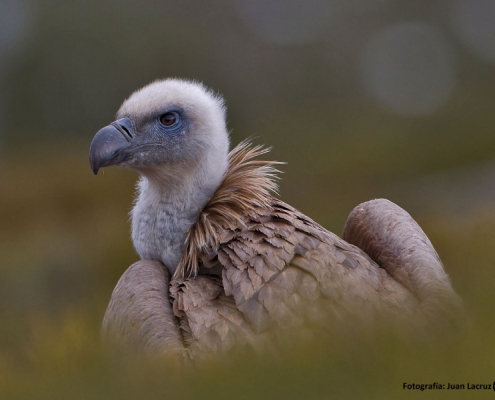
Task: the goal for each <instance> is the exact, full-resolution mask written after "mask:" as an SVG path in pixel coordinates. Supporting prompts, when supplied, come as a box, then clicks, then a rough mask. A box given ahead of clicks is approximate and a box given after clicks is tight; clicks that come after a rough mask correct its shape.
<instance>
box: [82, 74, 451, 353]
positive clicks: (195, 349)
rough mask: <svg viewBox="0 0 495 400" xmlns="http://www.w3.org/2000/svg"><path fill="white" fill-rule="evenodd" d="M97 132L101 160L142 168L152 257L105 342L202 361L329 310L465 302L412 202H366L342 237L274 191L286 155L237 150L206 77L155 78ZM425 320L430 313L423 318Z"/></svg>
mask: <svg viewBox="0 0 495 400" xmlns="http://www.w3.org/2000/svg"><path fill="white" fill-rule="evenodd" d="M117 117H118V120H117V121H116V122H114V123H113V124H112V125H109V126H108V127H106V128H103V129H102V130H100V132H98V133H97V135H96V136H95V138H94V139H93V143H92V145H91V149H90V161H91V166H92V168H93V171H94V172H95V173H96V172H97V171H98V169H99V168H100V167H104V166H109V165H120V166H126V167H130V168H133V169H136V170H137V171H138V172H139V173H140V175H141V178H140V181H139V183H138V196H137V201H136V204H135V207H134V209H133V211H132V213H131V216H132V239H133V242H134V246H135V248H136V250H137V252H138V254H139V255H140V257H141V259H142V260H141V261H139V262H137V263H136V264H134V265H133V266H131V267H130V268H129V269H128V270H127V271H126V272H125V274H124V275H123V276H122V278H121V280H120V281H119V283H118V284H117V286H116V288H115V290H114V292H113V294H112V299H111V301H110V304H109V307H108V310H107V313H106V315H105V318H104V324H103V333H104V335H105V337H107V338H110V339H111V340H113V341H114V342H117V343H120V344H121V346H122V347H129V346H133V347H137V348H138V349H141V350H144V351H150V352H153V353H156V352H169V353H183V352H187V353H188V354H189V355H191V356H195V355H197V354H204V353H205V352H208V351H218V350H224V349H229V348H231V347H232V346H233V345H234V344H236V343H237V344H239V343H248V342H249V343H252V342H253V341H254V340H256V338H257V337H259V335H260V334H262V333H263V332H266V331H267V330H269V329H270V328H274V327H280V328H292V327H297V326H299V327H301V326H305V325H308V324H309V325H311V324H315V323H316V324H317V323H319V322H320V321H321V320H322V319H325V318H326V316H328V315H336V316H341V315H344V314H352V315H359V316H360V318H362V319H369V320H373V319H374V318H375V317H377V316H391V317H394V318H399V319H403V320H404V319H406V320H407V319H410V320H415V321H416V320H419V319H420V320H422V321H424V323H425V324H429V323H432V321H433V320H437V319H438V320H441V321H451V320H454V319H456V317H457V316H458V314H459V313H460V310H461V302H460V299H459V298H458V296H457V295H456V294H455V292H454V291H453V289H452V287H451V285H450V281H449V279H448V276H447V275H446V274H445V271H444V269H443V265H442V263H441V261H440V259H439V257H438V255H437V254H436V252H435V250H434V248H433V246H432V245H431V243H430V241H429V240H428V238H427V236H426V235H425V234H424V232H423V231H422V230H421V228H420V227H419V226H418V225H417V224H416V222H415V221H414V220H413V219H412V218H411V217H410V216H409V214H407V213H406V212H405V211H404V210H402V209H401V208H400V207H398V206H396V205H395V204H393V203H391V202H389V201H388V200H374V201H371V202H367V203H363V204H362V205H360V206H358V207H356V208H355V209H354V211H353V212H352V213H351V215H350V216H349V219H348V222H347V224H346V227H345V229H344V235H343V238H339V237H338V236H337V235H335V234H333V233H331V232H329V231H327V230H326V229H324V228H323V227H322V226H320V225H319V224H317V223H316V222H314V221H313V220H311V219H310V218H308V217H307V216H305V215H304V214H302V213H301V212H299V211H298V210H296V209H294V208H293V207H291V206H290V205H288V204H286V203H284V202H282V201H281V200H279V199H277V198H276V197H273V193H276V189H277V185H276V182H275V180H276V172H277V171H276V169H275V168H274V165H275V164H277V163H275V162H268V161H260V160H258V159H257V157H259V156H261V155H263V154H265V153H266V152H267V150H266V149H263V148H262V147H260V146H257V147H252V146H251V145H250V144H249V143H248V142H242V143H241V144H240V145H238V146H237V147H236V148H235V149H234V150H232V151H231V152H230V154H229V153H228V147H229V138H228V132H227V129H226V124H225V107H224V103H223V100H222V99H221V98H220V97H219V96H217V95H215V94H214V93H213V92H211V91H209V90H208V89H206V88H205V87H204V86H202V85H201V84H198V83H195V82H187V81H182V80H177V79H168V80H164V81H158V82H155V83H153V84H151V85H149V86H147V87H145V88H143V89H141V90H140V91H138V92H136V93H134V94H133V95H132V96H131V97H130V98H129V99H128V100H126V101H125V102H124V104H123V105H122V107H121V109H120V110H119V112H118V114H117ZM418 318H419V319H418Z"/></svg>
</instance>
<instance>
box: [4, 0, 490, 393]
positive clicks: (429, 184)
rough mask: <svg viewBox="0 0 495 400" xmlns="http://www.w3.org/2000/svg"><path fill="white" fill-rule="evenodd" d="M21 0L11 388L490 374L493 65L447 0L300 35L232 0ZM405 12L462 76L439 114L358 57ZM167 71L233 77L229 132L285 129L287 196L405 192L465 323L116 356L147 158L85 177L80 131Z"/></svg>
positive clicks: (138, 387)
mask: <svg viewBox="0 0 495 400" xmlns="http://www.w3.org/2000/svg"><path fill="white" fill-rule="evenodd" d="M9 1H10V0H9ZM4 3H5V4H7V3H8V1H7V0H2V1H0V13H2V12H3V11H2V10H5V9H6V8H2V6H3V5H4ZM20 3H21V2H19V4H20ZM22 3H23V4H24V3H25V5H26V10H27V11H26V12H27V17H26V19H25V21H27V24H28V25H26V32H25V35H24V36H23V39H22V40H19V41H18V43H17V46H16V51H13V50H9V51H11V52H10V53H8V54H7V53H5V54H6V55H5V54H2V53H1V52H0V89H1V90H0V155H1V158H0V182H1V184H2V195H1V196H0V260H1V261H0V321H1V322H0V398H2V399H3V398H8V399H10V398H13V399H14V398H40V399H43V398H46V399H54V398H71V399H78V398H81V399H87V398H95V399H98V398H101V399H110V398H119V399H124V398H150V399H152V398H164V397H171V398H175V397H177V398H196V397H197V398H204V399H207V398H217V399H222V398H226V399H231V398H233V397H235V398H239V399H244V398H260V397H261V398H284V399H291V398H301V397H304V398H308V399H312V398H315V399H318V398H328V397H331V396H333V397H336V398H355V397H356V396H361V397H364V398H381V399H383V398H397V397H398V396H402V397H406V396H409V397H411V398H413V397H414V398H416V397H417V396H418V395H419V394H418V393H414V392H412V391H403V390H402V383H403V382H411V383H412V382H415V383H430V382H435V381H437V382H442V383H447V382H452V383H465V382H467V381H469V382H477V383H481V382H493V379H494V376H495V375H493V371H494V370H495V369H494V363H495V361H494V360H495V354H494V346H493V345H492V341H493V333H494V331H495V323H494V322H493V317H492V316H493V314H494V309H493V308H494V304H495V294H494V291H493V287H494V283H495V282H494V281H495V279H494V274H493V265H495V235H494V233H495V211H494V210H495V208H494V207H493V205H494V203H495V192H494V191H493V190H492V189H491V187H492V186H493V181H492V180H491V178H493V177H495V173H492V172H491V171H495V168H494V166H493V165H492V160H493V155H494V151H493V149H494V148H495V135H493V126H495V117H494V113H493V109H494V107H495V73H494V68H495V67H494V66H493V64H489V63H488V62H486V61H483V60H480V59H478V58H476V57H475V56H474V55H473V54H471V52H470V50H469V49H466V48H464V47H462V44H461V43H460V41H459V40H457V39H456V38H455V34H454V31H455V29H454V28H452V27H451V25H450V24H451V22H450V21H449V15H450V14H449V13H448V12H447V11H446V10H445V5H444V3H443V2H440V1H432V2H428V3H424V4H423V5H421V6H419V5H417V4H416V3H411V4H405V3H403V2H393V1H379V0H376V1H370V2H368V3H367V4H366V5H365V4H364V2H361V3H360V2H356V1H347V2H345V1H329V2H328V4H331V5H332V7H334V8H333V10H334V11H335V10H336V11H335V12H334V14H335V15H333V16H332V17H328V18H329V20H328V23H327V24H324V25H323V26H324V28H322V29H323V30H322V32H321V34H320V36H319V37H318V38H317V39H315V40H314V41H312V42H310V43H305V44H299V45H288V44H285V45H278V44H274V43H270V42H267V41H266V40H264V39H263V37H262V36H260V35H259V34H256V32H253V31H252V29H251V28H250V27H249V26H248V25H247V24H246V23H245V21H244V20H243V19H242V18H240V17H239V15H238V8H236V7H234V6H233V4H234V3H235V2H228V1H226V0H214V1H205V2H198V1H195V2H193V1H158V0H146V1H142V2H134V1H115V0H104V1H101V0H100V1H95V0H89V1H80V0H78V1H73V2H63V1H60V0H43V1H39V2H34V1H33V2H28V1H26V2H22ZM12 4H13V3H12ZM342 10H344V11H345V12H344V11H342ZM349 10H351V11H349ZM339 13H341V14H342V15H341V14H339ZM403 20H427V21H430V22H432V23H435V24H437V25H438V26H439V27H441V28H442V29H444V30H445V32H447V33H446V35H447V36H448V38H449V40H451V42H452V43H453V46H454V48H455V49H456V52H457V59H458V66H457V68H458V70H459V73H458V76H457V81H456V87H455V90H454V91H453V93H452V95H451V96H450V97H449V98H448V99H446V101H445V102H444V103H443V104H442V105H441V106H440V107H439V108H438V109H437V110H435V111H434V112H432V113H430V114H429V115H425V116H414V117H412V116H409V117H406V116H399V115H395V114H393V113H391V112H390V111H389V110H387V109H385V108H383V107H382V106H381V105H380V104H379V103H378V102H377V101H376V100H375V99H374V98H373V96H371V95H370V94H369V93H365V91H364V89H363V86H362V81H361V79H362V78H361V77H360V75H359V73H358V70H359V68H357V66H356V65H357V63H358V61H359V57H360V55H359V54H360V52H361V51H362V48H363V46H365V44H366V41H367V39H368V37H369V36H370V35H371V34H372V33H373V32H374V31H375V30H376V29H379V28H380V27H381V26H384V25H386V24H389V23H396V22H398V21H403ZM339 24H340V25H339ZM342 32H344V33H345V34H344V33H342ZM2 34H4V33H2ZM1 43H2V42H1V41H0V45H1ZM0 47H1V46H0ZM0 50H1V48H0ZM2 56H3V57H4V58H2ZM166 76H180V77H186V78H194V79H198V80H201V81H204V82H205V83H206V84H207V85H209V86H211V87H213V88H214V89H215V90H218V91H219V92H221V93H222V94H224V96H225V98H226V100H227V104H228V106H229V118H228V119H229V127H230V129H233V131H232V134H231V137H232V142H233V144H236V143H238V142H239V141H240V140H241V139H243V138H245V137H247V136H250V135H255V136H256V139H255V142H256V143H266V144H268V145H270V146H274V150H273V152H272V153H271V156H272V157H273V158H274V159H277V160H281V161H288V164H287V165H285V166H282V168H281V169H282V170H283V171H284V175H283V176H282V178H283V180H282V182H281V196H282V198H283V199H284V200H286V201H287V202H289V203H290V204H292V205H294V206H296V207H297V208H299V209H300V210H301V211H303V212H304V213H306V214H308V215H309V216H310V217H312V218H314V219H315V220H317V221H318V222H320V223H321V224H323V225H324V226H325V227H326V228H328V229H330V230H332V231H334V232H336V233H340V232H341V230H342V227H343V224H344V222H345V220H346V217H347V215H348V213H349V212H350V211H351V209H352V208H353V207H354V206H355V205H357V204H358V203H360V202H363V201H366V200H368V199H370V198H374V197H387V198H389V199H391V200H392V201H395V202H397V203H398V204H399V205H401V206H402V207H403V208H405V209H406V210H408V211H410V212H411V214H412V215H413V217H414V218H416V220H417V221H418V222H419V223H420V225H421V226H422V227H423V229H424V230H425V232H426V233H427V234H428V235H429V237H430V238H431V240H432V242H433V244H434V245H435V247H436V248H437V250H438V252H439V254H440V256H441V258H442V259H443V261H444V264H445V266H446V269H447V272H448V273H449V274H450V276H451V278H452V281H453V285H454V287H455V288H456V290H457V291H458V293H459V294H460V295H461V296H462V297H463V298H464V300H465V303H466V310H467V316H468V323H467V325H468V327H467V329H466V332H464V333H462V334H461V337H460V338H457V339H452V340H447V341H446V342H445V343H435V344H425V343H419V344H418V343H407V342H405V341H404V340H401V339H399V338H397V337H396V336H394V335H393V334H392V333H390V332H382V333H381V334H380V335H377V336H376V337H372V338H370V337H362V336H361V335H360V334H359V333H357V332H356V333H351V334H349V335H344V336H343V337H339V338H334V339H335V340H330V341H328V340H323V339H321V340H313V341H306V342H305V341H302V342H299V343H292V344H291V345H290V346H288V347H287V349H286V351H283V352H282V354H280V355H278V356H277V357H275V356H273V355H266V356H255V355H253V354H241V355H231V356H226V357H225V358H224V359H222V360H216V361H215V360H213V361H209V362H206V363H203V364H201V365H199V366H198V367H196V368H187V369H185V370H183V369H179V368H177V367H176V366H175V365H173V364H170V363H169V362H168V361H167V360H163V362H153V363H149V364H148V363H145V364H141V363H136V364H135V365H132V364H131V365H129V364H117V365H116V364H115V363H114V361H112V360H109V359H108V358H107V357H106V355H105V354H103V353H102V351H101V350H100V345H99V339H98V336H99V327H100V323H101V320H102V317H103V313H104V311H105V308H106V305H107V303H108V300H109V298H110V294H111V291H112V289H113V287H114V286H115V284H116V282H117V280H118V278H119V277H120V276H121V274H122V273H123V272H124V271H125V269H126V268H127V267H128V266H129V265H131V264H132V263H133V262H134V261H135V260H136V259H137V255H136V254H135V252H134V251H133V248H132V243H131V240H130V237H129V223H128V212H129V211H130V209H131V207H132V199H133V190H134V182H135V180H136V175H135V174H134V173H132V172H130V171H126V170H120V169H117V168H113V169H112V168H111V169H106V170H104V171H103V172H104V173H103V174H100V175H98V177H94V176H93V175H92V173H91V171H90V168H89V164H88V159H87V152H88V147H89V143H90V141H91V139H92V136H93V134H94V133H95V132H96V131H97V130H98V129H99V128H100V127H102V126H104V125H106V124H107V123H109V122H110V121H111V120H112V119H113V115H114V114H115V112H116V110H117V108H118V106H119V104H120V103H121V102H122V100H123V99H124V98H125V97H126V96H128V95H129V94H130V93H131V92H132V91H133V90H135V89H137V88H139V87H140V86H142V85H144V84H146V83H148V82H149V81H152V80H154V79H157V78H162V77H166ZM480 171H484V172H483V173H482V174H481V172H480ZM439 394H440V393H438V392H433V391H432V392H426V393H423V394H421V396H424V397H438V396H439ZM441 394H443V395H445V393H441ZM448 395H449V398H450V397H452V396H455V395H458V396H467V395H468V393H467V392H466V391H463V392H457V393H448Z"/></svg>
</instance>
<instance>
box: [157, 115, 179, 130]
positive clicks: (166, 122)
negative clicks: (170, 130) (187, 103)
mask: <svg viewBox="0 0 495 400" xmlns="http://www.w3.org/2000/svg"><path fill="white" fill-rule="evenodd" d="M179 121H180V116H179V114H177V113H176V112H168V113H166V114H163V115H162V116H161V117H160V123H161V124H162V125H163V126H166V127H172V126H175V125H177V124H178V123H179Z"/></svg>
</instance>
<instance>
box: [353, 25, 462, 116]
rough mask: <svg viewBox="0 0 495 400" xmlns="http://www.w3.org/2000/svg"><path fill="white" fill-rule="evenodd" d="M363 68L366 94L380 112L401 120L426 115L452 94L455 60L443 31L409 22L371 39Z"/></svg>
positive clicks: (386, 30)
mask: <svg viewBox="0 0 495 400" xmlns="http://www.w3.org/2000/svg"><path fill="white" fill-rule="evenodd" d="M360 68H361V74H362V76H363V79H364V84H365V86H366V88H367V90H368V91H369V92H370V94H371V95H372V96H373V97H374V98H375V99H376V100H377V101H378V102H379V103H380V104H381V105H382V106H384V107H386V108H387V109H388V110H390V111H392V112H394V113H397V114H401V115H427V114H430V113H432V112H434V111H435V110H436V109H437V108H438V107H439V106H440V105H441V104H443V103H444V102H445V101H446V100H447V99H448V97H449V96H450V94H451V93H452V91H453V89H454V87H455V84H456V75H457V57H456V54H455V50H454V49H453V47H452V45H451V44H450V43H449V41H448V39H447V38H446V37H445V35H444V34H443V33H442V32H441V31H440V30H439V29H437V28H436V27H434V26H432V25H429V24H426V23H423V22H409V23H401V24H396V25H392V26H387V27H385V28H383V29H382V30H380V31H379V32H378V33H377V34H376V35H375V36H373V37H372V38H371V40H370V41H369V42H368V44H367V46H366V48H365V50H364V53H363V56H362V58H361V64H360Z"/></svg>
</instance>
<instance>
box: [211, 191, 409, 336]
mask: <svg viewBox="0 0 495 400" xmlns="http://www.w3.org/2000/svg"><path fill="white" fill-rule="evenodd" d="M217 257H218V261H219V262H220V263H221V264H222V265H223V267H224V268H223V275H222V279H223V284H224V288H225V292H226V294H227V295H232V296H233V298H234V299H235V303H236V305H237V307H239V310H241V311H242V312H243V313H244V314H245V315H246V317H247V318H248V319H249V321H250V322H251V323H252V324H253V326H254V327H255V329H256V330H257V331H258V332H259V331H264V330H266V329H267V328H268V327H269V326H270V325H272V324H273V323H275V324H277V325H280V326H288V325H290V326H293V325H298V324H301V323H303V322H305V317H304V314H303V313H301V306H303V305H307V303H308V302H311V301H316V300H317V299H325V301H326V303H327V306H328V308H333V309H337V310H338V309H342V310H344V309H345V310H347V311H352V312H358V311H359V312H360V313H367V314H370V313H371V314H373V313H375V312H376V311H380V312H384V311H393V312H395V313H397V314H399V313H400V314H402V315H404V314H406V315H407V313H408V312H409V313H413V312H414V310H415V308H416V306H417V300H416V298H415V297H414V296H413V295H412V294H411V293H410V292H409V290H407V289H406V288H405V287H404V286H403V285H401V284H400V283H398V282H396V281H395V280H394V279H393V278H392V277H391V276H390V275H388V274H387V273H386V271H385V270H383V269H381V268H380V267H379V266H378V265H377V264H376V263H375V262H374V261H373V260H371V259H370V257H368V256H367V255H366V254H365V253H364V252H363V251H362V250H360V249H358V248H357V247H355V246H353V245H350V244H349V243H347V242H345V241H343V240H342V239H340V238H339V237H337V236H336V235H334V234H332V233H330V232H328V231H326V230H325V229H324V228H322V227H321V226H320V225H318V224H316V223H315V222H314V221H312V220H311V219H309V218H308V217H306V216H304V215H303V214H301V213H300V212H298V211H297V210H296V209H294V208H292V207H291V206H289V205H287V204H285V203H283V202H281V201H279V200H275V199H273V203H272V207H271V209H270V210H266V211H265V212H264V213H263V214H261V215H259V216H257V217H255V218H251V219H249V220H248V221H247V222H246V223H245V224H244V226H240V227H238V228H237V229H233V230H226V231H225V232H224V233H223V234H222V236H221V238H220V245H219V250H218V256H217Z"/></svg>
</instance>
